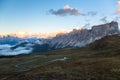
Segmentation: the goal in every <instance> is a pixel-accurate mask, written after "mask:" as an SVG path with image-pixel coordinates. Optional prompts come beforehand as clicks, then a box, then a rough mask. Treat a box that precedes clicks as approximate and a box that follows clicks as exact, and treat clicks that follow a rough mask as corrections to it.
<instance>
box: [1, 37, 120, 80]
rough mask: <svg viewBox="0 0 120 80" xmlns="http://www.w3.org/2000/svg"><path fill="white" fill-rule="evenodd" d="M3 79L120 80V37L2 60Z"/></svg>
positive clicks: (105, 38)
mask: <svg viewBox="0 0 120 80" xmlns="http://www.w3.org/2000/svg"><path fill="white" fill-rule="evenodd" d="M0 65H1V66H0V80H120V36H119V35H113V36H106V37H104V38H102V39H100V40H97V41H95V42H94V43H91V44H90V45H88V46H86V47H84V48H72V49H70V48H67V49H61V50H54V51H50V52H46V53H36V54H30V55H19V56H16V57H13V58H1V59H0Z"/></svg>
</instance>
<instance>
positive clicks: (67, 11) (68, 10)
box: [49, 5, 81, 16]
mask: <svg viewBox="0 0 120 80" xmlns="http://www.w3.org/2000/svg"><path fill="white" fill-rule="evenodd" d="M49 12H50V13H51V14H53V15H57V16H67V15H73V16H79V15H81V13H80V10H78V9H76V8H73V7H71V6H69V5H66V6H64V7H63V8H62V9H58V10H54V9H50V11H49Z"/></svg>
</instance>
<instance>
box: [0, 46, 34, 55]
mask: <svg viewBox="0 0 120 80" xmlns="http://www.w3.org/2000/svg"><path fill="white" fill-rule="evenodd" d="M11 47H12V46H10V45H0V56H14V55H19V54H29V53H31V52H32V50H33V49H32V48H31V47H30V46H29V47H28V46H26V47H18V48H16V49H14V50H12V49H11Z"/></svg>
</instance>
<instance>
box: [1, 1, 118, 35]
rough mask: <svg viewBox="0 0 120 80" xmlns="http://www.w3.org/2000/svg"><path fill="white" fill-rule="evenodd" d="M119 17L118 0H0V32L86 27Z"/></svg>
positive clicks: (45, 30) (116, 19) (44, 30)
mask: <svg viewBox="0 0 120 80" xmlns="http://www.w3.org/2000/svg"><path fill="white" fill-rule="evenodd" d="M119 18H120V1H119V0H0V34H5V33H12V32H18V31H28V32H41V33H49V32H54V31H59V30H64V29H65V30H70V29H73V28H76V27H85V28H90V27H91V26H92V25H98V24H103V23H106V22H110V21H112V20H115V21H119Z"/></svg>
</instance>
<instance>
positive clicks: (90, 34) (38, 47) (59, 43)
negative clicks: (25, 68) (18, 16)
mask: <svg viewBox="0 0 120 80" xmlns="http://www.w3.org/2000/svg"><path fill="white" fill-rule="evenodd" d="M115 34H120V31H119V28H118V23H117V22H114V21H112V22H110V23H106V24H102V25H96V26H93V27H92V28H91V29H83V28H81V29H73V30H72V31H71V32H69V33H61V34H57V35H56V36H55V37H53V38H45V39H43V38H36V37H33V38H18V37H14V36H5V37H1V38H0V44H1V45H0V55H1V56H4V55H5V56H6V55H9V56H11V55H18V54H29V53H32V52H45V51H49V50H56V49H62V48H75V47H84V46H86V45H88V44H90V43H92V42H94V41H96V40H99V39H101V38H103V37H105V36H109V35H115ZM3 47H4V48H3ZM6 52H7V53H6Z"/></svg>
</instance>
